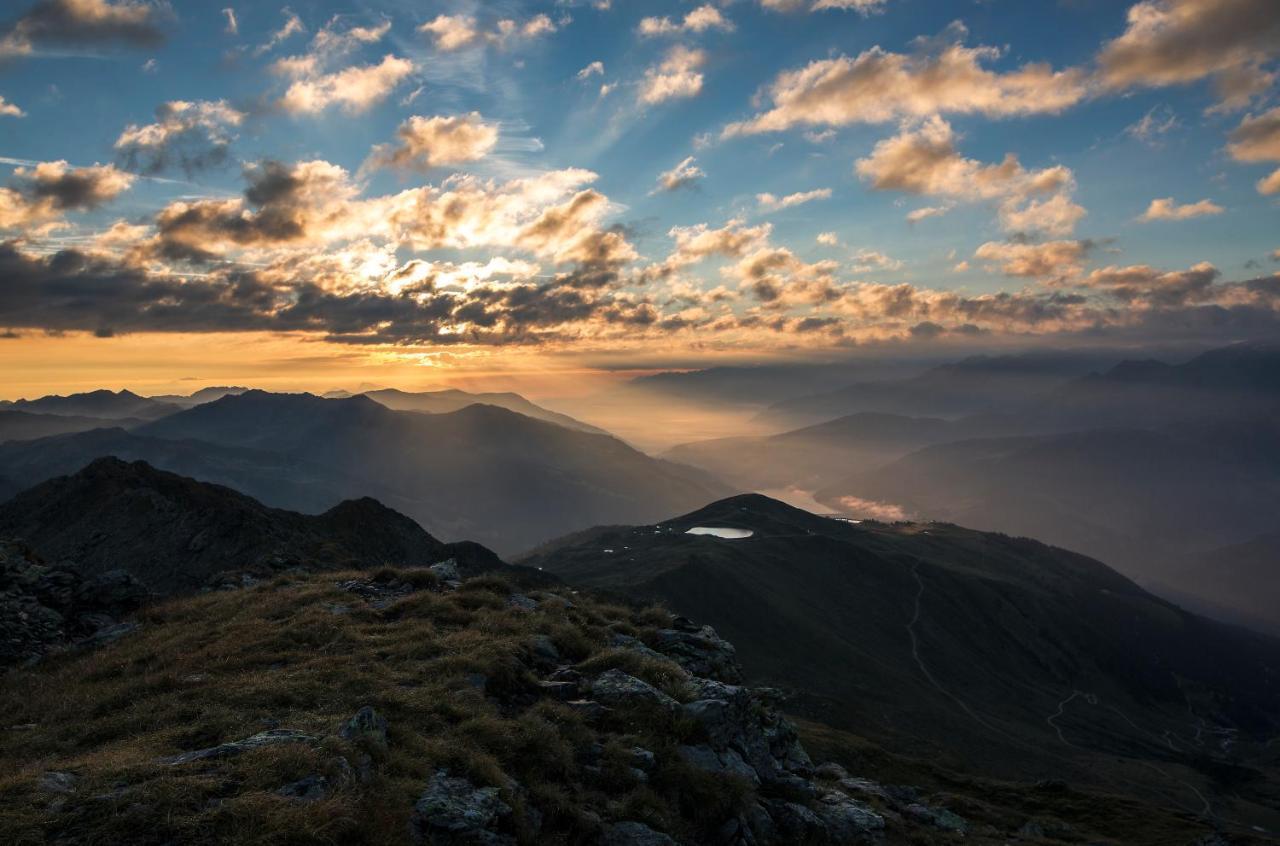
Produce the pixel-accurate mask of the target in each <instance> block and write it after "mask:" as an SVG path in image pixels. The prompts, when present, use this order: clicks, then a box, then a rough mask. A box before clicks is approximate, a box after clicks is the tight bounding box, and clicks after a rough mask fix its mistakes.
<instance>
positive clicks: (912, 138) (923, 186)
mask: <svg viewBox="0 0 1280 846" xmlns="http://www.w3.org/2000/svg"><path fill="white" fill-rule="evenodd" d="M955 140H956V136H955V133H954V132H953V131H952V129H951V125H950V124H948V123H947V122H946V121H945V120H943V119H942V118H940V117H937V116H934V117H932V118H930V119H928V120H927V121H924V122H923V123H921V124H919V125H918V126H914V127H911V126H907V127H904V128H903V129H902V130H901V131H900V132H899V134H897V135H895V136H893V137H892V138H887V139H885V140H883V141H880V142H879V143H877V144H876V146H875V148H874V149H873V150H872V152H871V155H870V156H868V157H867V158H863V159H859V160H858V161H857V163H856V165H855V170H856V172H857V174H858V176H860V177H861V178H863V179H865V180H867V181H868V182H870V183H871V186H872V188H874V189H876V190H877V191H902V192H905V193H908V194H919V195H922V196H931V197H945V198H948V199H952V200H959V201H968V202H973V201H978V200H994V201H996V202H997V203H998V204H999V209H1000V220H1001V223H1002V225H1003V226H1004V227H1005V228H1006V229H1008V230H1010V231H1028V230H1034V231H1038V232H1043V233H1045V234H1049V235H1065V234H1069V233H1070V232H1071V231H1072V230H1073V229H1074V228H1075V224H1076V223H1077V222H1078V221H1079V220H1080V218H1082V217H1084V215H1085V210H1084V209H1083V208H1081V207H1080V206H1079V205H1077V204H1075V203H1074V202H1073V201H1072V200H1071V192H1072V191H1073V189H1074V187H1075V178H1074V176H1073V175H1072V173H1071V171H1070V170H1069V169H1068V168H1065V167H1063V166H1061V165H1056V166H1054V167H1048V168H1044V169H1041V170H1027V169H1026V168H1024V167H1023V166H1022V164H1021V163H1020V162H1019V161H1018V159H1017V157H1016V156H1014V155H1013V154H1012V153H1010V154H1007V155H1006V156H1005V158H1004V160H1003V161H1001V162H1000V163H999V164H983V163H982V162H978V161H975V160H974V159H967V158H964V157H963V156H962V155H960V153H959V152H958V151H957V150H956V147H955ZM912 214H916V217H915V218H912V217H910V216H908V219H909V220H913V222H914V221H915V220H919V219H921V218H922V217H924V216H927V215H920V214H917V213H915V212H913V213H912Z"/></svg>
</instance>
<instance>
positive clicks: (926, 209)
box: [907, 206, 951, 223]
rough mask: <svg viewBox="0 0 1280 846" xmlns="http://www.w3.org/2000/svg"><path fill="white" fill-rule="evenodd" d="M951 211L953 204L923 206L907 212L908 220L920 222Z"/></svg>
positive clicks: (909, 221)
mask: <svg viewBox="0 0 1280 846" xmlns="http://www.w3.org/2000/svg"><path fill="white" fill-rule="evenodd" d="M949 211H951V206H922V207H921V208H918V209H912V210H911V211H909V212H907V222H908V223H919V222H920V221H922V220H927V219H928V218H931V217H942V216H943V215H944V214H946V213H947V212H949Z"/></svg>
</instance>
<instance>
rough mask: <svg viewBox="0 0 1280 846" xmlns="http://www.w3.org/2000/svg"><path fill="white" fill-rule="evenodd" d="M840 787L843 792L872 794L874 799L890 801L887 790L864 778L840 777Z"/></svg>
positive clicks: (859, 794) (860, 794)
mask: <svg viewBox="0 0 1280 846" xmlns="http://www.w3.org/2000/svg"><path fill="white" fill-rule="evenodd" d="M839 784H840V789H841V790H843V791H844V792H845V793H849V794H856V795H858V796H872V797H875V798H876V799H883V800H884V801H886V802H890V801H892V797H891V796H890V795H889V791H887V790H885V789H884V788H883V787H881V786H880V785H879V784H878V783H876V782H874V781H871V780H870V779H866V778H842V779H840V782H839Z"/></svg>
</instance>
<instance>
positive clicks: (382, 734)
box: [338, 705, 387, 746]
mask: <svg viewBox="0 0 1280 846" xmlns="http://www.w3.org/2000/svg"><path fill="white" fill-rule="evenodd" d="M338 737H341V738H342V739H343V740H350V741H358V740H360V739H361V738H367V739H368V740H370V741H371V742H373V743H375V744H377V745H378V746H386V745H387V720H386V718H385V717H383V716H382V715H381V714H379V713H378V712H377V711H375V710H374V709H373V708H372V707H371V706H369V705H365V706H364V707H363V708H361V709H360V710H359V711H356V713H355V716H353V717H352V718H351V719H349V720H347V721H346V722H345V723H343V724H342V727H341V728H339V729H338Z"/></svg>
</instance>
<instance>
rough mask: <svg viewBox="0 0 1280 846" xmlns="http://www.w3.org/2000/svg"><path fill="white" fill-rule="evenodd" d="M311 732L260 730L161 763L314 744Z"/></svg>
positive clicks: (187, 761) (200, 759)
mask: <svg viewBox="0 0 1280 846" xmlns="http://www.w3.org/2000/svg"><path fill="white" fill-rule="evenodd" d="M317 739H318V738H315V737H313V736H311V735H309V734H303V733H302V732H300V731H293V730H292V729H268V730H267V731H260V732H258V733H257V734H255V735H253V736H252V737H246V738H245V739H244V740H237V741H234V742H232V743H220V744H218V745H217V746H210V747H209V748H208V749H196V750H194V751H192V752H183V753H182V754H181V755H174V756H173V757H170V758H161V759H160V761H159V763H161V764H169V765H170V766H178V765H180V764H190V763H192V762H193V761H209V760H215V759H218V758H230V757H232V756H234V755H240V754H242V753H244V752H248V751H249V750H250V749H261V748H262V747H264V746H275V745H277V744H281V743H308V744H313V743H315V742H316V741H317Z"/></svg>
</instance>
